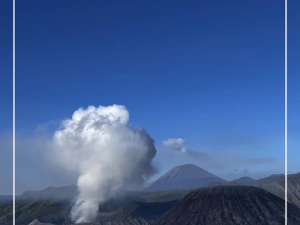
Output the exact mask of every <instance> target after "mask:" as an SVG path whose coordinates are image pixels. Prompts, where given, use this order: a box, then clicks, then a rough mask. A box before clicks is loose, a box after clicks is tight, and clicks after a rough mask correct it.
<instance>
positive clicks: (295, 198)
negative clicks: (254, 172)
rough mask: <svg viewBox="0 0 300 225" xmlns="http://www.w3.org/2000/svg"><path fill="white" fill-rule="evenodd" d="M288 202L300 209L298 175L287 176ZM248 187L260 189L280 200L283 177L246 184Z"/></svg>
mask: <svg viewBox="0 0 300 225" xmlns="http://www.w3.org/2000/svg"><path fill="white" fill-rule="evenodd" d="M287 182H288V200H289V201H290V202H291V203H292V204H294V205H296V206H298V207H299V208H300V173H296V174H290V175H288V179H287ZM246 184H247V185H250V186H255V187H261V188H263V189H265V190H267V191H269V192H271V193H273V194H275V195H277V196H278V197H280V198H283V199H284V195H285V176H271V177H267V178H263V179H260V180H257V181H255V182H252V183H246Z"/></svg>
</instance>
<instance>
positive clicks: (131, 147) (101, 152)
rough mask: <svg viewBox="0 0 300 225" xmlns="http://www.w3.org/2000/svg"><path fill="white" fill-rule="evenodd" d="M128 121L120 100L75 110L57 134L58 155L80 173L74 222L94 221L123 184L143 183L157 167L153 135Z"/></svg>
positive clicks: (68, 165)
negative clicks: (105, 202)
mask: <svg viewBox="0 0 300 225" xmlns="http://www.w3.org/2000/svg"><path fill="white" fill-rule="evenodd" d="M128 121H129V112H128V110H127V109H126V108H125V107H124V106H122V105H112V106H108V107H104V106H99V107H98V108H96V107H94V106H89V107H88V108H87V109H83V108H80V109H78V110H77V111H75V112H74V114H73V116H72V119H66V120H64V121H63V122H62V128H61V129H60V130H58V131H56V132H55V133H54V136H53V143H52V144H53V150H54V152H55V154H56V158H57V160H59V161H60V163H61V164H62V165H63V166H65V168H67V169H68V170H69V171H70V172H76V173H78V181H77V186H78V191H79V195H78V197H77V200H76V204H75V205H74V206H73V209H72V211H71V219H72V220H73V221H75V223H80V222H92V221H94V220H95V218H96V216H97V213H98V207H99V204H101V203H103V202H104V201H105V200H107V199H109V198H110V197H113V196H114V194H116V192H117V191H118V190H120V189H122V188H128V187H131V188H132V187H142V186H143V185H144V183H145V181H146V180H147V179H148V178H150V177H151V176H152V175H153V174H154V173H155V172H156V171H155V168H154V167H153V165H152V159H153V158H154V157H155V155H156V149H155V146H154V140H153V139H152V138H151V137H150V136H149V135H148V134H147V133H146V132H145V131H144V130H143V129H134V128H132V127H131V126H129V125H128Z"/></svg>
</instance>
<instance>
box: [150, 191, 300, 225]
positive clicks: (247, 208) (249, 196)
mask: <svg viewBox="0 0 300 225" xmlns="http://www.w3.org/2000/svg"><path fill="white" fill-rule="evenodd" d="M284 207H285V204H284V200H283V199H281V198H279V197H277V196H275V195H273V194H271V193H269V192H267V191H265V190H263V189H261V188H256V187H249V186H215V187H205V188H200V189H197V190H195V191H193V192H191V193H190V194H188V195H187V196H186V197H185V198H184V199H183V200H181V201H180V202H179V203H178V204H177V205H175V206H174V207H173V208H172V209H170V210H169V211H168V212H167V213H166V214H165V215H164V216H162V217H161V218H160V219H159V220H158V221H157V222H155V223H154V224H155V225H171V224H172V225H177V224H178V225H220V224H222V225H240V224H243V225H253V224H256V225H281V224H284V220H285V218H284ZM288 210H289V213H288V220H289V225H296V224H300V209H298V208H297V207H295V206H294V205H292V204H288Z"/></svg>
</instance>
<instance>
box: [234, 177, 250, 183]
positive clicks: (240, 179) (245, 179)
mask: <svg viewBox="0 0 300 225" xmlns="http://www.w3.org/2000/svg"><path fill="white" fill-rule="evenodd" d="M254 181H255V180H254V179H253V178H251V177H241V178H239V179H235V180H233V181H231V182H233V183H245V182H254Z"/></svg>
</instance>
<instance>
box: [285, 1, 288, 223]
mask: <svg viewBox="0 0 300 225" xmlns="http://www.w3.org/2000/svg"><path fill="white" fill-rule="evenodd" d="M287 179H288V178H287V0H285V225H287V224H288V223H287V219H288V218H287V192H288V190H287V188H288V187H287Z"/></svg>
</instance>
